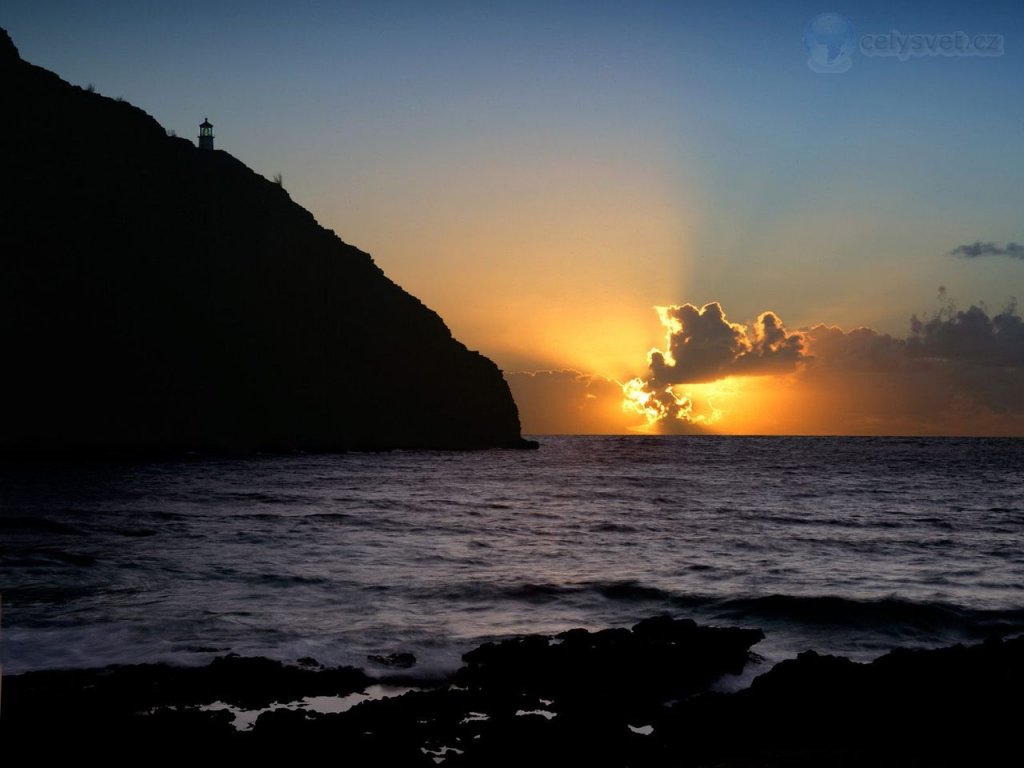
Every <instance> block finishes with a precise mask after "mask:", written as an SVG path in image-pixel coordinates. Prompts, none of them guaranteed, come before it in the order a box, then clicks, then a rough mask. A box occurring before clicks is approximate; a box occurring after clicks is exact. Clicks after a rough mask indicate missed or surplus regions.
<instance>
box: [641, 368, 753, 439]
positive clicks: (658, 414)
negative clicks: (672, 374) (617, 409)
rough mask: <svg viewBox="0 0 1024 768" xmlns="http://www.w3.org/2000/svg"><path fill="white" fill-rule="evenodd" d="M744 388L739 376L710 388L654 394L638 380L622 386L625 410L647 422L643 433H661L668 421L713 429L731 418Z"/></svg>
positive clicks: (673, 388) (692, 386)
mask: <svg viewBox="0 0 1024 768" xmlns="http://www.w3.org/2000/svg"><path fill="white" fill-rule="evenodd" d="M742 388H743V383H742V381H741V379H740V378H739V377H735V376H733V377H729V378H726V379H721V380H720V381H714V382H710V383H707V384H675V385H672V386H667V387H665V388H664V389H662V390H660V391H658V390H654V391H652V390H650V389H648V388H647V385H646V382H644V380H643V379H640V378H634V379H630V380H629V381H627V382H626V383H625V384H623V385H622V396H623V399H622V410H623V411H625V412H627V413H638V414H640V415H641V416H643V417H644V418H645V419H646V423H645V424H641V425H640V426H639V427H638V428H637V430H638V431H640V432H657V431H658V427H659V425H661V424H664V423H665V421H666V420H668V419H671V420H675V421H677V422H681V423H683V424H690V425H694V426H699V427H711V426H712V425H715V424H717V423H718V422H720V421H722V420H723V419H724V418H725V417H726V416H727V415H728V413H729V412H730V410H731V408H732V407H733V405H734V404H735V402H736V400H737V398H738V397H739V394H740V390H741V389H742ZM715 431H718V430H715Z"/></svg>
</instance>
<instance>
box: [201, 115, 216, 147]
mask: <svg viewBox="0 0 1024 768" xmlns="http://www.w3.org/2000/svg"><path fill="white" fill-rule="evenodd" d="M199 148H200V149H213V123H211V122H210V120H209V119H208V118H205V117H204V118H203V122H201V123H200V124H199Z"/></svg>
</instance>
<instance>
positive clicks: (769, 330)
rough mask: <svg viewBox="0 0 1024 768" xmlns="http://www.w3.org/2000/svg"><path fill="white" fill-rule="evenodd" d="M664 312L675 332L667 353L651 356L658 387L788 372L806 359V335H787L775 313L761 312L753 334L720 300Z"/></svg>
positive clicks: (663, 309) (656, 352) (654, 383)
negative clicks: (730, 315) (728, 315)
mask: <svg viewBox="0 0 1024 768" xmlns="http://www.w3.org/2000/svg"><path fill="white" fill-rule="evenodd" d="M658 311H659V312H660V314H661V318H662V322H663V323H664V324H665V326H666V327H667V328H668V330H669V333H668V341H667V348H666V350H665V351H664V352H663V351H661V350H653V351H652V352H651V354H650V359H649V362H650V370H651V376H650V384H651V385H652V386H665V385H671V384H695V383H700V382H708V381H715V380H717V379H722V378H725V377H726V376H756V375H760V374H768V373H782V372H785V371H791V370H793V369H794V368H796V366H797V363H799V362H801V361H802V360H804V359H806V355H805V346H804V338H803V335H802V334H801V333H797V332H789V331H787V330H786V328H785V327H784V326H783V325H782V321H781V320H780V319H779V318H778V316H777V315H776V314H775V313H773V312H763V313H761V315H759V316H758V318H757V320H756V322H755V323H754V326H753V329H752V330H751V331H748V329H747V328H746V326H743V325H740V324H739V323H731V322H729V320H728V319H727V318H726V316H725V312H723V311H722V306H721V305H720V304H719V303H718V302H711V303H710V304H705V305H704V306H703V307H702V308H700V309H697V307H695V306H694V305H693V304H682V305H677V306H670V307H660V308H659V310H658Z"/></svg>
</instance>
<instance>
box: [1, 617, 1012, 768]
mask: <svg viewBox="0 0 1024 768" xmlns="http://www.w3.org/2000/svg"><path fill="white" fill-rule="evenodd" d="M763 637H764V635H763V634H762V633H761V632H760V631H759V630H749V629H736V628H719V627H703V626H698V625H696V624H695V623H694V622H692V621H690V620H688V619H673V618H670V617H667V616H659V617H654V618H650V619H646V620H644V621H641V622H640V623H638V624H636V625H635V626H634V627H633V628H632V629H624V628H618V629H607V630H603V631H600V632H589V631H586V630H583V629H573V630H569V631H567V632H563V633H560V634H558V635H555V636H541V635H531V636H526V637H521V638H515V639H510V640H505V641H502V642H499V643H486V644H484V645H482V646H480V647H479V648H476V649H475V650H473V651H470V652H469V653H467V654H465V656H464V657H463V661H464V662H465V663H464V666H463V667H461V668H460V669H459V670H458V671H457V672H456V673H455V674H454V675H453V676H452V677H451V678H450V679H446V680H439V681H432V682H425V681H423V680H417V679H415V678H412V677H409V673H407V672H404V671H399V670H401V669H403V668H404V667H406V666H408V662H409V661H410V660H409V659H408V658H405V657H403V658H402V659H401V662H402V663H401V664H396V665H394V666H393V667H392V669H393V671H391V672H389V674H388V676H386V677H383V678H372V677H370V676H369V675H367V674H366V672H364V671H363V670H360V669H356V668H353V667H339V668H331V669H326V668H321V667H319V666H318V665H316V662H315V661H313V660H312V659H306V660H303V665H301V666H300V665H285V664H281V663H280V662H276V661H272V660H269V659H263V658H242V657H238V656H225V657H220V658H218V659H216V660H215V661H213V662H212V663H211V664H209V665H207V666H205V667H194V668H182V667H173V666H169V665H164V664H144V665H132V666H117V667H108V668H103V669H92V670H67V671H40V672H28V673H24V674H21V675H15V676H10V677H7V678H5V679H4V681H3V699H2V712H0V743H2V744H3V745H4V747H5V748H7V749H11V750H25V749H30V750H31V752H32V754H34V755H36V756H38V757H42V756H46V755H48V754H59V753H62V751H64V750H67V748H68V746H69V745H70V744H74V745H75V746H74V749H75V751H76V753H77V754H80V755H82V756H85V755H96V756H103V757H109V758H118V757H127V756H130V755H131V754H134V750H136V749H137V748H138V747H139V746H140V745H145V747H146V748H147V749H149V750H153V749H158V750H159V753H160V755H161V756H162V757H164V758H169V757H176V758H183V757H189V756H195V755H206V756H209V755H217V754H220V755H224V756H231V757H232V758H235V757H262V756H265V755H267V754H277V755H284V754H292V755H293V756H299V755H302V754H306V753H307V752H309V751H311V750H321V749H324V750H327V754H329V755H331V756H332V757H336V758H337V759H339V760H341V762H342V763H343V764H351V765H369V764H386V765H437V764H442V765H445V766H460V765H482V766H490V765H527V764H529V765H554V764H560V765H561V764H570V765H579V764H584V763H588V764H590V765H608V766H613V765H614V766H634V765H680V766H823V765H835V766H863V765H892V766H911V765H921V766H925V765H927V766H934V765H997V764H1002V763H1004V762H1007V761H1009V760H1011V759H1012V758H1013V757H1014V756H1017V755H1018V754H1019V747H1018V745H1017V738H1016V734H1017V732H1018V723H1019V720H1020V715H1021V712H1022V706H1021V703H1020V702H1021V699H1020V692H1021V688H1022V682H1024V637H1016V638H1011V639H1000V638H993V639H991V640H989V641H987V642H985V643H983V644H980V645H974V646H967V647H965V646H960V645H957V646H953V647H950V648H943V649H938V650H905V649H901V650H895V651H892V652H890V653H888V654H886V655H885V656H882V657H881V658H879V659H876V660H875V661H873V662H871V663H869V664H861V663H855V662H853V661H850V660H848V659H844V658H839V657H834V656H821V655H818V654H816V653H815V652H813V651H807V652H805V653H802V654H800V655H799V656H798V657H797V658H795V659H791V660H787V661H783V662H781V663H779V664H777V665H775V666H774V667H773V668H771V669H767V670H765V672H764V673H763V674H761V675H760V676H758V677H756V678H755V679H754V681H753V683H752V684H751V686H750V687H749V688H747V689H745V690H742V691H738V692H734V693H722V692H716V691H715V683H716V681H718V680H719V679H720V678H721V677H722V676H723V675H730V674H739V673H740V672H742V671H743V670H744V669H745V668H747V667H748V665H750V664H752V663H753V664H756V663H758V661H759V657H757V655H756V654H755V653H754V652H753V651H752V648H753V647H754V646H755V645H756V643H757V642H759V641H760V640H761V639H762V638H763ZM380 683H389V684H392V685H397V684H404V685H406V686H414V687H413V689H412V690H408V691H407V692H405V693H404V694H403V695H400V696H392V697H389V698H376V699H375V698H368V697H358V696H357V697H356V698H357V699H360V701H359V703H356V704H355V705H354V706H351V707H350V708H348V709H345V711H340V712H332V713H323V712H318V711H316V708H315V707H314V706H312V705H310V704H309V702H310V701H311V700H312V697H326V698H324V699H323V700H326V701H335V700H337V697H344V696H349V695H352V694H358V693H360V692H365V691H366V690H367V689H368V688H369V687H370V686H372V685H374V684H380ZM288 702H292V704H291V705H287V706H279V705H286V704H287V703H288ZM296 702H297V703H296ZM275 703H276V704H275ZM211 704H212V705H215V706H214V707H210V706H209V705H211ZM226 705H228V706H230V707H231V708H233V710H234V711H237V710H248V711H253V710H264V711H262V712H261V713H260V714H259V715H258V717H256V718H255V722H254V724H253V725H252V726H251V727H249V728H242V729H240V728H239V727H237V724H236V722H235V720H234V718H235V714H234V713H233V710H232V709H231V708H228V706H226ZM272 706H273V707H276V708H272ZM197 750H200V751H198V752H197Z"/></svg>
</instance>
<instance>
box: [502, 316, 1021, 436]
mask: <svg viewBox="0 0 1024 768" xmlns="http://www.w3.org/2000/svg"><path fill="white" fill-rule="evenodd" d="M659 314H660V315H661V317H662V321H663V323H664V324H665V327H666V330H667V339H666V344H665V348H664V349H655V350H651V352H650V353H649V355H648V370H647V375H646V376H645V377H637V378H634V379H631V380H629V381H627V382H626V383H625V384H623V385H620V384H618V382H616V381H614V380H611V379H608V378H604V377H600V376H592V375H586V374H581V373H579V372H576V371H572V372H564V371H563V372H557V373H547V374H543V375H541V374H537V375H529V374H512V375H511V377H510V379H509V380H510V383H511V384H512V391H513V394H514V395H515V396H516V398H517V402H519V403H520V412H521V414H522V415H523V421H524V428H525V429H527V431H529V432H532V433H545V432H554V431H558V432H586V433H594V432H616V433H627V432H631V431H638V430H639V431H656V432H663V433H665V432H668V433H693V432H719V433H730V434H863V435H893V434H896V435H918V434H936V435H1024V319H1022V317H1021V315H1020V314H1019V313H1018V311H1017V309H1016V307H1015V306H1012V305H1011V306H1009V307H1007V308H1005V309H1003V310H1000V311H997V312H990V311H989V310H987V309H985V308H984V307H977V306H972V307H970V308H969V309H967V310H963V311H960V310H958V309H956V308H955V307H953V306H952V305H950V306H947V307H945V308H943V309H941V310H939V311H938V312H935V313H933V314H931V315H929V316H927V317H923V318H922V317H916V316H915V317H913V318H912V319H911V323H910V330H909V333H908V335H907V336H906V337H905V338H900V337H896V336H892V335H889V334H884V333H879V332H877V331H874V330H872V329H870V328H855V329H852V330H843V329H841V328H839V327H836V326H831V325H826V324H819V325H815V326H814V327H811V328H804V329H800V330H798V331H790V330H787V329H786V328H785V326H784V325H783V323H782V322H781V320H780V319H779V318H778V316H776V315H775V314H773V313H767V312H766V313H762V314H761V315H760V316H759V317H758V318H757V320H756V321H755V322H753V323H751V324H750V326H749V327H748V326H744V325H742V324H737V323H731V322H730V321H729V320H728V319H726V316H725V313H724V311H723V310H722V308H721V307H720V306H719V305H718V304H708V305H705V306H704V307H703V308H702V309H700V310H698V309H697V308H696V307H694V306H693V305H688V304H684V305H679V306H676V307H669V308H662V309H659ZM616 390H618V391H617V392H616ZM552 424H554V425H557V427H558V429H557V430H556V429H551V428H549V425H552Z"/></svg>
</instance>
